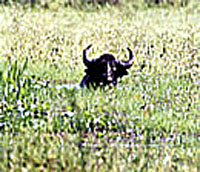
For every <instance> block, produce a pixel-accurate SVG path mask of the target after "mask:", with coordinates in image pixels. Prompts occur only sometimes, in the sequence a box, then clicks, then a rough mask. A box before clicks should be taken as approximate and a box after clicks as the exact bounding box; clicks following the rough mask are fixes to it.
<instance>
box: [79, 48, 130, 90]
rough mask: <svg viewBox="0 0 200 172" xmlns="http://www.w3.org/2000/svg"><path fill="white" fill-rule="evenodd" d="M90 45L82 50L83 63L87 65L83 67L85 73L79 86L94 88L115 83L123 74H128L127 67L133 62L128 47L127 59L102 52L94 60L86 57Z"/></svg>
mask: <svg viewBox="0 0 200 172" xmlns="http://www.w3.org/2000/svg"><path fill="white" fill-rule="evenodd" d="M91 46H92V45H89V46H88V47H87V48H86V49H84V50H83V63H84V64H85V66H86V67H87V68H86V69H85V72H86V75H85V76H84V77H83V79H82V81H81V84H80V85H81V87H85V86H87V87H88V88H89V87H90V86H92V87H94V88H96V87H98V86H106V85H116V84H117V80H118V79H119V78H121V77H123V76H124V75H127V74H128V71H127V69H129V68H130V67H131V66H132V64H133V58H134V56H133V53H132V51H131V49H130V48H127V50H128V51H129V60H128V61H119V60H117V59H115V57H114V56H113V55H112V54H103V55H101V56H100V57H99V58H97V59H94V60H88V59H87V50H89V48H90V47H91Z"/></svg>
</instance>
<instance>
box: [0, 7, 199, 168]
mask: <svg viewBox="0 0 200 172" xmlns="http://www.w3.org/2000/svg"><path fill="white" fill-rule="evenodd" d="M130 9H131V10H125V9H123V8H122V7H120V8H116V7H106V8H103V9H101V10H98V11H97V10H96V11H93V12H86V11H84V10H82V11H81V10H74V9H72V8H65V9H64V8H61V9H60V10H57V11H55V10H45V9H41V10H34V9H32V10H29V9H28V10H24V9H22V7H20V6H18V7H9V6H7V7H1V9H0V11H1V14H0V20H1V22H0V61H1V64H0V77H1V80H0V83H1V84H0V88H1V89H0V99H1V102H0V107H1V108H0V112H1V114H0V130H1V134H0V140H1V142H0V152H1V156H0V161H1V162H2V163H0V171H1V170H2V171H9V170H14V171H17V170H19V171H22V170H32V169H35V170H36V171H40V170H44V171H48V170H51V171H64V170H66V171H84V170H85V171H97V170H99V171H109V170H110V171H125V170H128V171H133V170H134V171H142V170H144V171H170V170H171V171H197V163H198V151H199V140H198V139H199V134H200V133H199V131H200V115H199V111H200V106H199V105H200V87H199V84H200V80H199V78H200V71H199V68H200V66H199V64H200V53H199V47H200V42H199V40H200V39H199V38H200V35H199V29H200V25H199V16H198V13H197V12H198V6H197V7H196V9H195V10H191V9H190V8H185V9H183V8H180V9H177V8H149V9H137V10H136V9H135V8H133V7H130ZM90 43H92V44H93V47H92V49H91V51H90V52H89V54H88V58H90V59H93V58H96V57H98V56H99V55H100V54H102V53H104V52H110V53H113V54H114V55H115V56H116V57H117V58H118V59H120V60H124V59H127V58H128V57H127V54H126V53H127V52H126V47H130V48H131V49H132V50H133V51H134V54H135V60H134V64H133V67H132V68H131V69H130V71H129V75H128V76H126V77H124V78H122V81H121V83H119V84H118V85H117V87H116V88H112V89H109V88H108V87H106V88H104V89H97V90H93V89H79V88H78V87H75V86H76V85H77V84H79V83H80V81H81V79H82V77H83V76H84V65H83V63H82V50H83V49H84V48H85V47H87V45H88V44H90ZM26 59H27V60H26Z"/></svg>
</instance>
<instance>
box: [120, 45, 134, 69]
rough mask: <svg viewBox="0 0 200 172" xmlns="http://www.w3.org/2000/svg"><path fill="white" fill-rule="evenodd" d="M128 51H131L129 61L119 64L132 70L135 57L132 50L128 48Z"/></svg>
mask: <svg viewBox="0 0 200 172" xmlns="http://www.w3.org/2000/svg"><path fill="white" fill-rule="evenodd" d="M127 50H128V51H129V60H128V61H120V62H119V63H120V64H121V65H122V66H124V67H125V68H130V67H131V66H132V65H133V59H134V55H133V52H132V50H131V49H130V48H129V47H128V48H127Z"/></svg>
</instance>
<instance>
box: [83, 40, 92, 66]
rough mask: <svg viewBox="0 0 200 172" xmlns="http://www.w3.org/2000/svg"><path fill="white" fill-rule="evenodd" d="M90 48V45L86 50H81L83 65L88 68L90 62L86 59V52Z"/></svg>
mask: <svg viewBox="0 0 200 172" xmlns="http://www.w3.org/2000/svg"><path fill="white" fill-rule="evenodd" d="M91 47H92V44H90V45H88V46H87V48H85V49H84V50H83V63H84V64H85V65H86V66H89V65H90V64H91V61H90V60H88V59H87V50H89V49H90V48H91Z"/></svg>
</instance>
